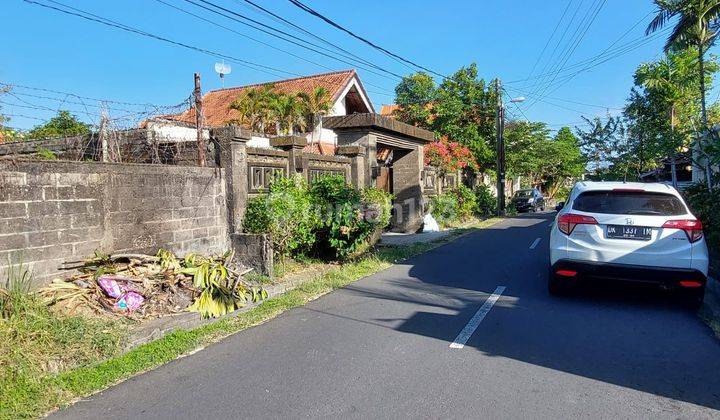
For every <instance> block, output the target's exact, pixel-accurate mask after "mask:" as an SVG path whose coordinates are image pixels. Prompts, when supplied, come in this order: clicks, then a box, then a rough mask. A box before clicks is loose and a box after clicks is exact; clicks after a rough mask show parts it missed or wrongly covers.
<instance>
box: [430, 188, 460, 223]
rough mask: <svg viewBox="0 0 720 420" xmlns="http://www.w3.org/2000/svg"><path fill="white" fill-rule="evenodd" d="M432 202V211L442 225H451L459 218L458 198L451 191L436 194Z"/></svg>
mask: <svg viewBox="0 0 720 420" xmlns="http://www.w3.org/2000/svg"><path fill="white" fill-rule="evenodd" d="M430 204H431V210H430V213H431V214H432V215H433V217H434V218H435V220H437V222H438V223H439V224H440V225H441V226H447V225H450V224H452V223H453V222H456V221H457V220H458V216H457V215H458V200H457V196H455V194H453V193H452V192H451V191H446V192H444V193H442V194H438V195H436V196H434V197H433V198H432V200H431V201H430Z"/></svg>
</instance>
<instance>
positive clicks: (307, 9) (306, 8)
mask: <svg viewBox="0 0 720 420" xmlns="http://www.w3.org/2000/svg"><path fill="white" fill-rule="evenodd" d="M288 1H290V3H292V4H293V5H295V6H296V7H298V8H299V9H301V10H303V11H305V12H307V13H309V14H311V15H313V16H315V17H317V18H318V19H321V20H322V21H324V22H326V23H327V24H329V25H331V26H333V27H335V28H337V29H339V30H341V31H343V32H345V33H346V34H348V35H350V36H352V37H353V38H355V39H357V40H360V41H362V42H363V43H365V44H367V45H369V46H371V47H373V48H374V49H376V50H378V51H381V52H383V53H385V54H387V55H389V56H390V57H393V58H394V59H396V60H399V61H400V62H402V63H405V64H409V65H412V66H415V67H417V68H419V69H421V70H425V71H427V72H429V73H432V74H434V75H436V76H439V77H441V78H443V79H447V78H448V77H447V76H445V75H443V74H440V73H438V72H436V71H434V70H431V69H429V68H427V67H424V66H422V65H420V64H417V63H415V62H413V61H411V60H408V59H406V58H404V57H401V56H400V55H398V54H395V53H393V52H391V51H389V50H387V49H385V48H383V47H381V46H379V45H377V44H375V43H374V42H372V41H369V40H368V39H366V38H364V37H362V36H360V35H357V34H356V33H354V32H353V31H351V30H349V29H346V28H345V27H343V26H341V25H340V24H338V23H335V22H334V21H333V20H331V19H330V18H328V17H326V16H324V15H322V14H321V13H319V12H317V11H315V10H313V9H312V8H310V7H309V6H307V5H305V4H303V3H302V2H300V1H298V0H288Z"/></svg>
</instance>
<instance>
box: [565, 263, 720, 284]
mask: <svg viewBox="0 0 720 420" xmlns="http://www.w3.org/2000/svg"><path fill="white" fill-rule="evenodd" d="M551 270H552V272H553V273H557V272H558V271H559V270H563V271H566V273H565V274H566V275H568V274H571V273H572V272H574V273H576V274H575V275H570V276H567V278H580V279H591V280H617V281H628V282H635V283H648V284H658V285H664V286H668V287H676V286H679V285H680V282H681V281H683V282H685V281H689V282H699V283H701V284H702V285H703V286H704V285H705V282H706V281H707V277H706V276H705V275H704V274H703V273H702V272H700V271H698V270H693V269H685V268H667V267H648V266H642V265H627V264H612V263H599V262H588V261H574V260H566V259H561V260H558V261H557V262H556V263H555V264H553V265H552V268H551Z"/></svg>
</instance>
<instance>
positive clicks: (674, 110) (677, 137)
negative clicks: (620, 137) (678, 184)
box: [616, 49, 718, 179]
mask: <svg viewBox="0 0 720 420" xmlns="http://www.w3.org/2000/svg"><path fill="white" fill-rule="evenodd" d="M697 68H698V60H697V52H696V51H694V50H691V49H686V50H682V51H670V52H668V53H667V54H666V56H665V57H663V58H662V59H661V60H659V61H655V62H650V63H643V64H641V65H640V66H639V67H638V68H637V70H636V71H635V75H634V81H635V86H634V87H633V89H632V90H631V92H630V97H629V98H628V102H627V104H626V106H625V109H624V112H623V117H624V123H625V127H626V133H627V139H626V144H625V154H626V155H627V156H619V157H618V158H617V159H616V160H617V161H618V162H620V161H622V162H623V163H622V165H624V166H625V167H626V169H627V170H628V171H632V172H636V173H638V174H640V173H642V172H645V171H647V170H650V169H653V168H655V167H657V165H658V162H659V161H661V160H664V159H665V158H668V157H669V158H671V159H672V160H671V162H674V159H675V156H676V154H677V153H678V152H680V151H682V150H687V148H688V147H690V145H691V143H692V142H693V139H695V138H696V137H697V132H698V130H697V123H698V115H699V114H700V108H701V104H700V97H699V95H698V92H699V85H700V80H699V77H698V71H697ZM717 71H718V64H717V62H716V61H715V60H714V59H712V60H708V61H707V62H706V63H705V73H706V74H705V83H706V86H710V85H711V84H712V81H713V75H714V74H715V73H716V72H717ZM712 109H713V108H712V107H711V110H712ZM715 115H716V113H714V112H711V113H710V116H709V118H710V120H713V119H714V118H715ZM618 162H616V163H618ZM673 166H674V165H673ZM672 176H673V179H675V174H674V172H673V173H672Z"/></svg>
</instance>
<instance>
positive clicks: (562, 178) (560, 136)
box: [544, 127, 585, 198]
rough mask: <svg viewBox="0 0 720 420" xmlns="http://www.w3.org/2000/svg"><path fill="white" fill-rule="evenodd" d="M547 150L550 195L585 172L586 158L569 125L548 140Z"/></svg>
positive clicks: (547, 174) (546, 176) (547, 179)
mask: <svg viewBox="0 0 720 420" xmlns="http://www.w3.org/2000/svg"><path fill="white" fill-rule="evenodd" d="M546 149H547V150H546V151H545V157H546V160H547V162H546V164H545V173H544V178H545V183H546V187H547V188H546V191H547V192H548V196H549V197H551V198H552V197H555V195H556V194H557V193H558V191H560V189H562V188H563V186H564V185H565V184H566V183H567V181H568V180H572V179H577V178H579V177H581V176H582V174H583V173H585V158H584V157H583V155H582V153H581V152H580V143H579V140H578V138H577V136H575V135H574V134H573V132H572V131H571V130H570V128H569V127H562V128H561V129H560V130H559V131H558V132H557V134H556V135H555V137H554V138H553V139H552V140H551V141H549V142H547V147H546Z"/></svg>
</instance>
